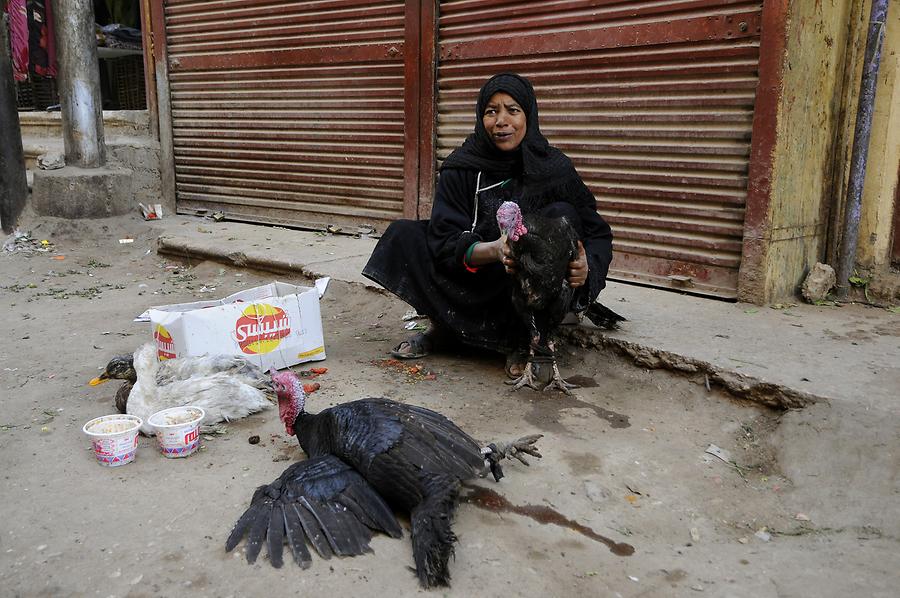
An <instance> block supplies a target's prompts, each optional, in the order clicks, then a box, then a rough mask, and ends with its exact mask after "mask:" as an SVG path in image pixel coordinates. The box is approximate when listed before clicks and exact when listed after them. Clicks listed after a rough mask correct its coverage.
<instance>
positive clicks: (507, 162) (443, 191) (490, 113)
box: [363, 74, 612, 377]
mask: <svg viewBox="0 0 900 598" xmlns="http://www.w3.org/2000/svg"><path fill="white" fill-rule="evenodd" d="M504 201H514V202H516V203H517V204H519V206H520V208H521V210H522V213H523V214H527V213H529V212H538V213H540V214H542V215H544V216H548V217H557V216H566V217H568V218H569V220H570V221H571V222H572V223H573V224H574V225H575V228H576V230H577V231H578V234H579V237H580V239H581V242H580V243H579V255H578V258H577V259H575V260H574V261H572V262H571V263H570V264H569V275H568V280H569V284H570V285H571V286H572V287H573V288H576V289H577V290H576V292H575V293H574V297H573V300H572V305H571V307H570V310H571V311H574V312H581V311H583V310H585V309H586V308H587V307H588V305H590V304H591V303H592V302H593V301H594V300H595V299H596V298H597V295H598V294H599V293H600V291H601V290H602V289H603V288H604V287H605V286H606V274H607V271H608V269H609V263H610V261H612V233H611V232H610V228H609V225H608V224H607V223H606V222H605V221H604V220H603V218H602V217H601V216H600V215H599V214H598V213H597V202H596V200H595V199H594V196H593V194H592V193H591V192H590V190H589V189H588V188H587V186H586V185H585V184H584V182H583V181H582V180H581V177H580V176H579V175H578V173H577V172H576V171H575V167H574V166H573V165H572V162H571V161H570V160H569V158H568V157H567V156H566V155H565V154H563V153H562V152H561V151H559V150H558V149H556V148H554V147H552V146H551V145H550V144H549V143H548V142H547V139H546V138H545V137H544V136H543V135H542V134H541V131H540V127H539V124H538V108H537V100H536V98H535V95H534V89H533V88H532V86H531V83H530V82H529V81H528V80H527V79H525V78H524V77H520V76H518V75H514V74H500V75H495V76H494V77H491V78H490V79H489V80H488V81H487V82H486V83H485V84H484V86H483V87H482V88H481V92H480V94H479V96H478V103H477V107H476V118H475V132H474V133H472V134H471V135H469V136H468V138H467V139H466V140H465V142H464V143H463V144H462V146H460V147H459V148H457V149H456V150H455V151H454V152H453V153H452V154H450V155H449V156H448V157H447V159H446V160H444V163H443V164H442V165H441V173H440V179H439V181H438V186H437V190H436V192H435V197H434V205H433V208H432V212H431V219H430V220H399V221H396V222H393V223H392V224H391V225H390V226H389V227H388V228H387V230H386V231H385V232H384V235H383V236H382V237H381V240H380V241H379V242H378V245H377V246H376V247H375V250H374V251H373V252H372V256H371V258H370V259H369V261H368V263H367V264H366V267H365V268H364V269H363V275H365V276H366V277H368V278H370V279H372V280H374V281H375V282H377V283H379V284H380V285H381V286H383V287H384V288H386V289H388V290H389V291H391V292H393V293H394V294H395V295H397V296H398V297H400V298H401V299H403V300H404V301H405V302H406V303H408V304H409V305H411V306H412V307H414V308H415V309H416V311H417V312H418V313H420V314H422V315H425V316H428V318H429V319H430V321H431V325H430V326H429V328H428V330H426V331H425V332H424V333H418V334H415V335H413V336H412V337H411V338H409V339H408V340H405V341H403V342H402V343H400V344H399V345H398V346H397V347H396V348H395V349H394V350H393V351H392V355H393V356H394V357H396V358H399V359H418V358H421V357H424V356H425V355H427V354H428V353H429V352H430V351H432V349H433V347H434V345H435V342H437V341H439V340H442V339H444V338H448V337H450V338H453V339H456V340H458V341H461V342H462V343H465V344H468V345H472V346H476V347H481V348H485V349H490V350H494V351H500V352H503V353H505V354H506V355H507V368H506V370H507V374H509V375H510V376H512V377H516V376H519V375H521V373H522V369H523V367H524V363H525V357H526V356H525V355H524V354H518V353H515V351H516V349H517V347H519V346H520V344H521V343H519V342H518V341H519V340H520V339H519V338H518V336H520V335H521V334H522V333H521V322H519V321H517V319H516V316H515V312H514V310H513V308H512V302H511V279H510V276H509V272H510V269H511V268H514V267H515V264H514V263H513V260H512V259H511V258H510V257H509V247H508V245H507V244H506V241H505V238H501V236H500V229H499V227H498V225H497V219H496V214H497V208H498V207H499V206H500V204H501V203H503V202H504Z"/></svg>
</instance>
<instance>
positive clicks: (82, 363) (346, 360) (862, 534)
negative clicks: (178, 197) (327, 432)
mask: <svg viewBox="0 0 900 598" xmlns="http://www.w3.org/2000/svg"><path fill="white" fill-rule="evenodd" d="M29 224H30V226H27V227H26V229H27V230H30V231H31V233H32V235H33V237H34V239H35V240H36V241H39V240H42V239H46V240H49V241H50V243H51V244H50V245H49V246H48V247H43V248H42V249H46V251H24V250H22V251H15V252H2V254H0V273H2V276H0V281H2V282H0V312H2V314H3V316H2V317H3V330H4V333H5V336H6V339H7V341H6V343H5V346H4V349H3V351H2V353H0V388H2V399H0V407H2V408H0V469H2V472H3V473H2V475H3V483H2V484H0V588H2V591H0V594H2V595H4V596H94V595H99V596H171V595H175V594H176V593H178V592H190V593H191V594H193V595H198V596H221V597H225V596H254V595H264V594H266V595H269V594H273V593H275V592H277V593H279V594H280V593H282V592H290V593H294V594H296V593H303V594H305V595H317V594H328V595H334V596H353V595H371V594H373V593H374V592H381V593H384V594H385V595H397V596H407V595H414V594H419V593H430V594H434V595H447V596H569V595H571V596H575V595H582V596H589V595H590V596H693V595H698V594H701V593H702V594H705V595H712V596H733V597H744V596H746V597H750V596H753V597H769V596H772V597H774V596H779V597H785V596H848V595H856V596H895V595H896V587H897V585H898V583H900V556H898V555H900V550H898V549H900V546H898V537H900V512H898V511H900V507H898V503H900V489H898V470H900V466H898V438H900V426H898V423H897V422H896V420H895V419H892V418H884V417H880V416H878V415H877V414H875V413H870V412H867V411H866V410H865V409H862V408H861V409H854V408H852V406H848V405H835V406H828V405H817V406H814V407H811V408H809V409H806V410H803V411H792V412H788V413H780V412H775V411H771V410H768V409H764V408H761V407H759V406H755V405H752V404H746V403H739V402H737V401H734V400H732V399H730V398H729V397H727V396H725V395H723V394H721V393H719V392H718V391H716V390H715V388H713V390H712V391H709V390H707V388H706V387H705V385H704V384H703V381H702V380H692V379H689V378H687V377H684V376H677V375H673V374H669V373H667V372H664V371H647V370H643V369H639V368H636V367H634V366H633V365H631V364H629V363H625V362H622V361H620V360H619V359H617V358H616V357H614V356H612V355H610V354H604V353H601V352H590V353H588V354H587V355H580V354H578V355H576V354H573V353H572V351H571V350H569V351H568V352H567V353H566V354H565V355H564V356H563V363H562V365H563V367H562V369H563V373H564V375H566V376H567V377H570V378H571V377H576V378H577V381H579V382H580V383H582V385H583V388H581V389H578V390H576V391H575V393H576V394H575V396H574V397H565V396H563V395H560V394H558V393H553V394H549V393H548V394H542V393H536V392H533V391H531V390H528V389H523V390H521V391H518V392H514V393H513V392H510V391H509V390H508V387H507V386H506V385H504V383H503V382H504V375H503V371H502V361H501V359H500V358H499V357H492V356H487V355H470V354H468V355H467V354H445V355H437V356H434V357H429V358H427V359H425V360H423V361H421V362H420V364H419V365H421V366H422V370H421V371H418V372H416V371H411V370H409V369H408V367H406V366H411V365H414V364H404V365H402V366H398V365H396V364H393V363H391V362H386V361H385V360H386V359H387V358H388V355H387V349H388V348H389V347H390V346H393V345H395V344H396V343H397V342H399V340H400V339H402V338H403V337H404V336H405V335H406V334H407V333H406V331H405V330H404V329H403V325H404V324H405V322H403V321H402V316H403V315H404V313H405V312H406V310H407V307H406V306H405V305H403V304H402V303H400V302H398V301H396V300H394V299H392V298H390V297H387V296H385V295H382V294H379V293H375V292H373V291H370V290H366V289H365V288H362V287H360V286H358V285H351V284H347V283H342V282H340V281H332V282H331V284H330V285H329V287H328V291H327V293H326V295H325V297H324V298H323V299H322V302H321V307H322V317H323V324H324V328H325V335H326V350H327V355H328V358H327V360H326V361H324V362H321V363H317V364H315V365H322V366H327V367H328V372H327V374H325V375H324V376H321V377H320V378H319V379H318V380H319V381H320V382H321V385H322V387H321V389H320V390H319V391H318V392H316V393H315V394H313V395H312V396H311V398H310V399H309V401H308V403H307V407H308V408H309V409H310V410H311V411H316V410H318V409H320V408H324V407H327V406H329V405H333V404H336V403H339V402H343V401H347V400H351V399H356V398H360V397H365V396H386V397H390V398H393V399H396V400H399V401H404V402H409V403H415V404H419V405H423V406H426V407H429V408H433V409H436V410H439V411H441V412H442V413H444V414H445V415H447V416H448V417H450V418H452V419H453V420H454V421H456V422H457V423H458V424H459V425H460V426H462V427H463V428H464V429H466V430H467V431H468V432H469V433H471V434H472V435H473V436H475V437H476V438H478V439H480V440H484V441H485V442H489V441H491V440H497V439H500V440H505V439H510V438H514V437H518V436H521V435H524V434H529V433H535V432H539V433H542V434H544V438H543V439H542V440H541V442H540V446H541V450H542V452H543V454H544V458H543V459H541V460H539V461H535V462H533V464H532V466H531V467H527V468H526V467H523V466H521V465H519V464H510V465H508V466H507V467H506V478H505V479H503V480H502V481H501V482H500V483H494V482H492V481H489V480H480V481H477V482H475V483H474V485H473V487H472V488H468V489H466V490H465V494H466V495H467V496H468V498H467V499H465V500H464V501H463V503H462V504H461V505H460V508H459V510H458V513H457V518H456V523H455V530H456V532H457V534H458V536H459V543H458V546H457V550H456V559H455V561H454V562H453V563H452V572H453V586H452V588H451V589H448V590H437V591H433V592H423V591H422V590H420V589H419V588H418V586H417V583H416V580H415V577H414V575H413V573H412V571H411V569H410V566H411V564H412V557H411V547H410V544H409V539H408V533H407V534H406V535H405V537H404V539H402V540H392V539H390V538H387V537H384V536H381V537H377V538H376V539H375V540H374V541H373V543H372V546H373V548H374V553H372V554H369V555H366V556H363V557H358V558H354V559H331V560H328V561H325V560H321V559H316V561H315V562H314V564H313V566H312V567H311V568H310V569H308V570H305V571H304V570H301V569H299V568H298V567H297V566H295V565H294V563H293V562H292V561H290V559H288V560H287V562H286V563H285V566H284V567H283V568H282V569H280V570H276V569H274V568H272V567H271V566H270V565H269V563H268V561H267V560H266V559H265V558H264V557H261V558H260V559H259V561H258V562H257V563H256V564H255V565H248V564H247V563H246V562H245V561H244V559H243V553H242V546H241V547H239V548H238V550H236V551H235V553H233V554H228V553H226V552H225V550H224V543H225V538H226V537H227V535H228V533H229V531H230V529H231V526H232V524H233V523H234V521H235V520H236V518H237V517H238V516H239V515H240V514H241V513H242V512H243V509H244V508H245V506H246V505H247V504H248V503H249V499H250V496H251V494H252V492H253V490H254V488H255V487H256V486H257V485H259V484H262V483H267V482H270V481H272V480H273V479H275V478H276V477H277V476H278V475H279V474H280V473H281V472H282V471H283V470H284V469H285V468H286V467H287V466H288V465H289V464H290V463H291V462H292V461H293V460H296V459H302V458H303V453H302V451H301V450H300V449H299V447H298V446H297V444H296V440H295V439H292V438H289V437H287V436H286V435H285V434H284V430H283V428H282V427H281V425H280V422H279V421H278V418H277V413H276V412H275V411H274V410H270V411H268V412H264V413H261V414H257V415H254V416H251V417H248V418H246V419H244V420H240V421H236V422H232V423H231V424H229V425H228V431H227V433H226V434H224V435H221V436H210V437H206V438H205V439H204V440H203V446H202V450H201V452H199V453H197V454H195V455H193V456H191V457H189V458H186V459H177V460H169V459H165V458H163V457H162V456H161V455H160V454H159V453H158V452H157V451H156V450H155V446H156V441H155V440H154V439H152V438H141V440H140V446H139V449H138V453H137V458H136V460H135V461H134V462H133V463H131V464H128V465H126V466H124V467H119V468H106V467H101V466H99V465H98V464H97V463H96V462H95V460H94V457H93V454H92V452H91V449H90V444H89V442H88V440H87V438H86V437H85V435H84V434H83V433H82V431H81V427H82V425H83V424H84V423H85V422H86V421H87V420H88V419H90V418H92V417H95V416H98V415H104V414H107V413H113V412H114V406H113V396H114V394H115V391H116V387H115V385H113V384H106V385H103V386H99V387H96V388H92V387H89V386H88V385H87V381H88V380H89V379H90V378H92V377H93V376H95V375H97V373H98V371H99V370H100V369H101V368H102V366H103V365H104V364H105V363H106V362H107V361H108V360H109V358H110V357H112V356H113V355H115V354H120V353H125V352H131V351H133V350H134V349H135V348H136V347H137V346H138V345H139V344H141V343H143V342H145V341H147V340H149V339H150V330H149V324H142V323H135V322H133V321H132V319H133V318H134V317H135V316H137V315H138V314H139V313H141V312H142V311H143V310H144V309H146V308H147V307H148V306H150V305H159V304H166V303H177V302H184V301H191V300H197V299H207V298H214V297H221V296H225V295H227V294H230V293H232V292H235V291H237V290H239V289H241V288H246V287H250V286H255V285H257V284H261V283H265V282H268V281H271V280H273V279H275V278H276V277H275V276H273V275H271V274H266V273H261V272H252V271H246V270H240V269H235V268H232V267H228V266H223V265H220V264H215V263H211V262H199V263H190V262H188V261H176V260H172V259H167V258H165V257H163V256H159V255H157V254H156V252H155V234H154V232H153V230H152V228H151V227H149V226H148V225H147V224H146V223H144V222H142V221H139V220H136V219H133V218H128V217H126V218H117V219H109V220H99V221H78V222H68V221H63V220H56V219H42V220H34V221H32V222H30V223H29ZM197 226H203V223H202V221H199V220H198V221H197ZM126 237H127V238H132V239H134V241H133V243H128V244H121V243H119V239H121V238H126ZM222 241H223V242H227V239H222ZM277 278H278V279H281V280H285V281H287V282H296V283H300V282H304V281H300V280H290V279H289V278H287V277H284V276H280V277H277ZM304 367H308V366H304V365H300V366H296V368H295V369H304ZM429 374H433V376H431V375H429ZM432 378H433V379H432ZM252 435H259V436H260V437H261V438H262V442H260V443H259V444H256V445H252V444H249V443H248V438H249V437H250V436H252ZM711 444H712V445H716V446H718V447H720V448H721V449H724V450H726V451H728V452H729V453H730V455H731V460H732V461H733V463H726V462H724V461H723V460H721V459H719V458H716V457H715V456H713V455H711V454H709V453H706V452H705V451H706V450H707V448H708V447H709V446H710V445H711ZM494 493H496V495H495V494H494ZM497 495H499V497H498V496H497ZM407 529H408V528H407ZM623 544H627V545H629V546H631V547H633V554H631V555H630V556H622V555H621V553H622V552H627V550H625V551H623V550H622V548H623V546H622V545H623ZM263 553H265V550H264V551H263ZM282 586H286V587H284V588H282ZM891 588H894V589H891Z"/></svg>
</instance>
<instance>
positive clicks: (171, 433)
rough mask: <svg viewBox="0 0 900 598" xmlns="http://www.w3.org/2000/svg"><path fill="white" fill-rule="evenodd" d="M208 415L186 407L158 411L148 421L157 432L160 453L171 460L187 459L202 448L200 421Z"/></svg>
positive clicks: (189, 406) (200, 409) (199, 409)
mask: <svg viewBox="0 0 900 598" xmlns="http://www.w3.org/2000/svg"><path fill="white" fill-rule="evenodd" d="M205 415H206V412H205V411H203V409H202V408H200V407H193V406H191V405H185V406H183V407H171V408H169V409H163V410H162V411H157V412H156V413H154V414H153V415H151V416H150V418H149V419H148V420H147V423H149V424H150V425H151V426H153V428H154V429H155V430H156V439H157V440H158V441H159V451H160V452H161V453H162V454H163V456H165V457H168V458H170V459H177V458H179V457H187V456H188V455H192V454H193V453H194V452H196V451H197V449H198V448H200V421H201V420H202V419H203V417H204V416H205Z"/></svg>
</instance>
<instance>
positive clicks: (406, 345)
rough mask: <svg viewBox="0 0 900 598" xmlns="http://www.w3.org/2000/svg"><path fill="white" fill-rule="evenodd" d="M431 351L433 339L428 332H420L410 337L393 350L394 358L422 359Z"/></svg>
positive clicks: (392, 355)
mask: <svg viewBox="0 0 900 598" xmlns="http://www.w3.org/2000/svg"><path fill="white" fill-rule="evenodd" d="M429 353H431V339H430V338H429V335H428V333H427V332H419V333H418V334H414V335H413V336H411V337H409V338H408V339H406V340H405V341H403V342H401V343H400V344H399V345H397V346H396V347H394V350H393V351H391V357H393V358H394V359H421V358H423V357H427V356H428V354H429Z"/></svg>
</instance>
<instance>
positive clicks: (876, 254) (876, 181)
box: [856, 0, 900, 270]
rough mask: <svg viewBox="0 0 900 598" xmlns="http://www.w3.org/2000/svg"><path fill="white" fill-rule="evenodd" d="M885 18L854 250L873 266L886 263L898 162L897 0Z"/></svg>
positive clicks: (899, 32)
mask: <svg viewBox="0 0 900 598" xmlns="http://www.w3.org/2000/svg"><path fill="white" fill-rule="evenodd" d="M867 6H868V3H867ZM867 20H868V13H867ZM887 21H888V22H887V29H886V32H885V40H884V49H883V50H882V54H881V66H880V67H879V70H878V88H877V90H876V92H875V93H876V95H875V112H874V114H873V119H872V120H873V122H872V138H871V140H870V142H869V159H868V165H867V167H866V181H865V186H864V188H863V196H862V213H861V220H860V223H859V245H858V246H857V252H856V258H857V261H858V263H859V265H860V266H861V267H863V268H872V269H876V270H878V269H882V268H885V267H886V266H888V265H889V264H890V243H891V227H892V217H893V213H894V197H895V195H894V194H895V190H896V188H897V171H898V166H900V84H898V81H897V78H898V73H900V0H892V1H891V4H890V5H889V6H888V18H887ZM898 233H900V231H898Z"/></svg>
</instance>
